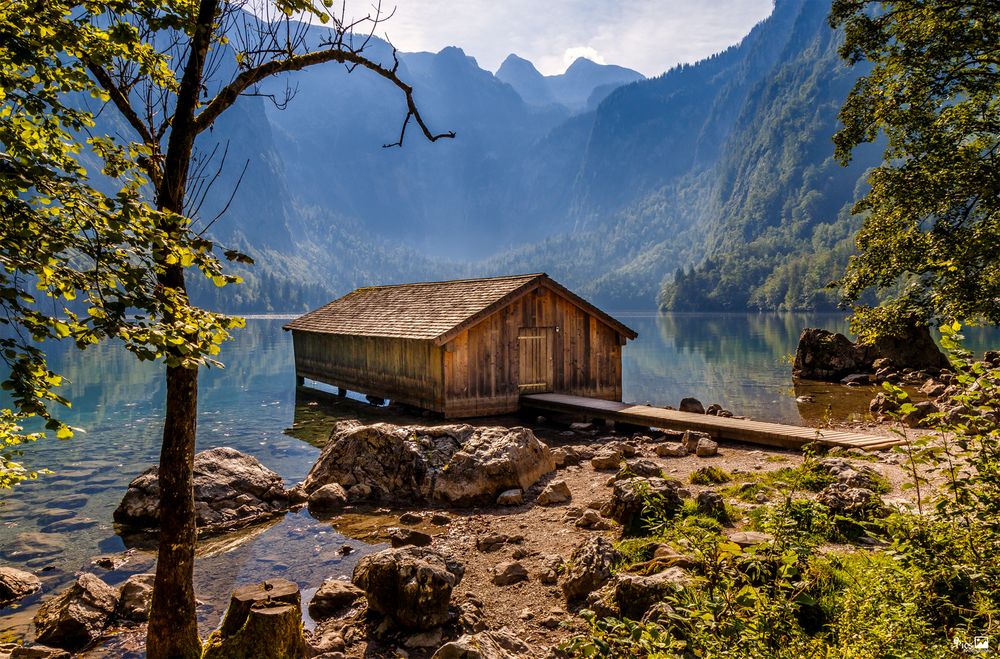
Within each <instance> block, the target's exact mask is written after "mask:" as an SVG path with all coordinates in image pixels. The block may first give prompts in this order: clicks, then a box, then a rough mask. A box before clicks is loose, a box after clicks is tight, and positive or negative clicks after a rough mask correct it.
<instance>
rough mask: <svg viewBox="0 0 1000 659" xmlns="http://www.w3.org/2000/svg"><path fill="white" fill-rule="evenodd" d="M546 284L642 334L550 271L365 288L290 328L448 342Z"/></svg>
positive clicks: (626, 332) (619, 326)
mask: <svg viewBox="0 0 1000 659" xmlns="http://www.w3.org/2000/svg"><path fill="white" fill-rule="evenodd" d="M541 285H545V286H548V287H549V288H551V289H552V290H555V291H556V292H557V293H559V294H560V295H563V296H564V297H568V298H569V299H571V300H572V301H573V302H574V303H576V304H577V305H580V306H583V307H584V308H585V309H586V310H587V311H588V312H590V313H591V314H593V315H595V316H597V317H598V318H600V319H601V320H602V321H604V322H605V323H607V324H609V325H611V326H612V327H614V328H615V329H616V330H618V331H619V332H620V333H621V334H623V335H624V336H627V337H628V338H635V337H636V333H635V332H634V331H632V330H631V329H629V328H628V327H626V326H625V325H623V324H621V323H619V322H618V321H617V320H615V319H614V318H612V317H611V316H609V315H608V314H606V313H604V312H603V311H601V310H600V309H598V308H597V307H595V306H593V305H592V304H590V303H589V302H587V301H586V300H584V299H583V298H581V297H579V296H577V295H575V294H574V293H572V292H570V291H569V290H567V289H565V288H563V287H562V286H560V285H559V284H557V283H556V282H554V281H552V280H551V279H549V277H548V275H546V274H544V273H538V274H530V275H515V276H510V277H489V278H485V279H460V280H455V281H438V282H420V283H415V284H399V285H395V286H369V287H366V288H359V289H357V290H355V291H352V292H350V293H348V294H347V295H345V296H344V297H342V298H339V299H337V300H334V301H333V302H331V303H329V304H327V305H325V306H323V307H320V308H319V309H316V310H315V311H311V312H309V313H307V314H305V315H304V316H300V317H299V318H296V319H295V320H293V321H292V322H290V323H288V324H287V325H285V329H286V330H298V331H304V332H317V333H321V334H346V335H352V336H380V337H390V338H400V339H422V340H431V341H435V342H436V343H438V344H439V345H440V344H443V343H446V342H447V341H449V340H451V338H452V337H454V336H455V335H456V334H458V333H459V332H461V331H462V330H464V329H465V328H467V327H470V326H472V325H474V324H475V323H477V322H479V321H480V320H482V319H483V318H485V317H486V316H488V315H490V314H492V313H493V312H494V311H496V310H497V309H500V308H503V307H504V306H506V305H508V304H510V303H511V302H513V301H514V300H516V299H517V298H519V297H521V296H522V295H524V294H526V293H528V292H529V291H532V290H534V289H535V288H537V287H538V286H541Z"/></svg>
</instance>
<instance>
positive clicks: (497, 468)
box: [303, 421, 555, 506]
mask: <svg viewBox="0 0 1000 659" xmlns="http://www.w3.org/2000/svg"><path fill="white" fill-rule="evenodd" d="M554 470H555V462H554V461H553V459H552V454H551V451H549V448H548V447H547V446H546V445H545V444H543V443H542V442H540V441H539V440H538V438H537V437H535V435H534V433H532V432H531V431H530V430H528V429H527V428H521V427H515V428H503V427H482V428H474V427H472V426H468V425H450V426H437V427H417V426H414V427H408V426H395V425H392V424H388V423H376V424H372V425H368V426H365V425H361V424H359V423H357V422H346V421H342V422H339V423H337V424H336V426H335V427H334V430H333V433H332V434H331V437H330V441H329V442H328V443H327V445H326V447H325V448H324V449H323V452H322V453H321V454H320V457H319V459H318V460H317V461H316V464H314V465H313V467H312V469H311V470H310V472H309V475H308V476H307V477H306V480H305V482H304V483H303V487H304V488H305V490H306V491H308V492H313V491H315V490H317V489H318V488H320V487H322V486H323V485H326V484H327V483H339V484H341V485H342V486H344V487H346V488H348V495H349V496H350V495H351V492H352V491H353V490H354V488H355V487H357V486H360V485H363V486H366V487H368V488H370V494H369V497H370V498H375V499H382V500H395V501H405V502H407V503H413V502H414V501H429V500H432V501H436V502H441V503H445V504H447V505H451V506H476V505H483V504H489V503H493V502H494V501H495V500H496V498H497V495H499V494H500V493H501V492H503V491H505V490H510V489H515V488H519V489H521V490H525V489H527V488H529V487H531V486H532V485H533V484H534V483H535V482H536V481H538V479H540V478H541V477H542V476H544V475H546V474H548V473H551V472H552V471H554Z"/></svg>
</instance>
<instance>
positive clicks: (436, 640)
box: [403, 627, 443, 648]
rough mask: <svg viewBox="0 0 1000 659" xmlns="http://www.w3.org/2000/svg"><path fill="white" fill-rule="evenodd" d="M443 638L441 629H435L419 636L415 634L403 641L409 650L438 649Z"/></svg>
mask: <svg viewBox="0 0 1000 659" xmlns="http://www.w3.org/2000/svg"><path fill="white" fill-rule="evenodd" d="M442 636H443V634H442V632H441V628H440V627H435V628H434V629H429V630H427V631H425V632H420V633H419V634H413V635H412V636H410V637H409V638H407V639H406V640H405V641H403V645H405V646H406V647H408V648H436V647H439V646H440V645H441V638H442Z"/></svg>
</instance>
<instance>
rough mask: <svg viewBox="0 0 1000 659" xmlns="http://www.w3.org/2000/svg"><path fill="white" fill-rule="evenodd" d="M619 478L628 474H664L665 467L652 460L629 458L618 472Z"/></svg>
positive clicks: (647, 475) (658, 475) (656, 475)
mask: <svg viewBox="0 0 1000 659" xmlns="http://www.w3.org/2000/svg"><path fill="white" fill-rule="evenodd" d="M618 476H619V478H624V477H627V476H645V477H650V476H655V477H657V478H659V477H662V476H663V468H662V467H660V465H658V464H656V463H655V462H653V461H652V460H628V461H626V462H625V464H624V465H623V466H622V468H621V471H620V472H618Z"/></svg>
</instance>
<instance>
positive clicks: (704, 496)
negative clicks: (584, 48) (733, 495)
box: [695, 490, 728, 521]
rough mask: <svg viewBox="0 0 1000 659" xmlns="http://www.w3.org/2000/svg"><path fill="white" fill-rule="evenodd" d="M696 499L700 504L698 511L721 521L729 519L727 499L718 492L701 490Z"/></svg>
mask: <svg viewBox="0 0 1000 659" xmlns="http://www.w3.org/2000/svg"><path fill="white" fill-rule="evenodd" d="M695 501H696V502H697V504H698V512H700V513H702V514H704V515H708V516H709V517H714V518H716V519H718V520H720V521H727V520H728V514H727V513H726V500H725V499H723V498H722V495H721V494H719V493H718V492H713V491H712V490H705V491H703V492H699V493H698V496H697V498H696V499H695Z"/></svg>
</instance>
